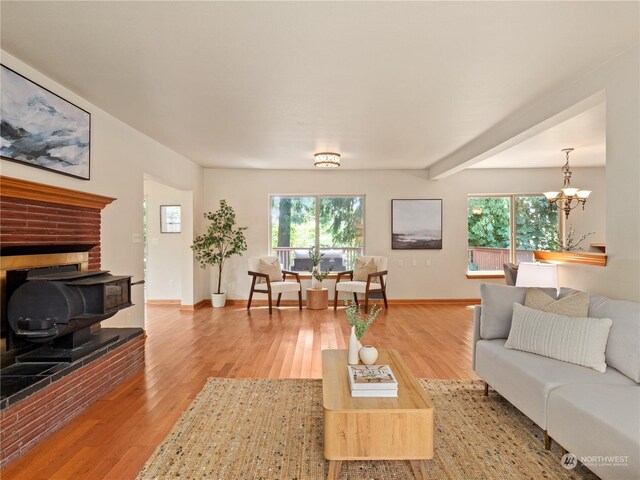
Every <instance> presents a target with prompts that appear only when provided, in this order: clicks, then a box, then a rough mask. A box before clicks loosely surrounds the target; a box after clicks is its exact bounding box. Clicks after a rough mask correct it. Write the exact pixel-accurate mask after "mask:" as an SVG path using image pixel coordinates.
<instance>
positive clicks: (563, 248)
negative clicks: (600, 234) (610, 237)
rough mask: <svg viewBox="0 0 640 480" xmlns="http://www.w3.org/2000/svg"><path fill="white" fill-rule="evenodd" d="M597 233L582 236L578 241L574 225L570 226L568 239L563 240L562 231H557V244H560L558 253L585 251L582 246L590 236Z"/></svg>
mask: <svg viewBox="0 0 640 480" xmlns="http://www.w3.org/2000/svg"><path fill="white" fill-rule="evenodd" d="M594 233H596V232H589V233H586V234H584V235H582V236H581V237H580V238H579V239H577V240H576V231H575V229H574V228H573V225H570V226H569V231H568V232H567V238H566V239H565V238H563V236H562V233H561V232H560V230H558V231H557V233H556V235H557V242H558V251H559V252H573V251H575V250H583V248H582V247H581V246H580V244H581V243H582V242H583V241H584V240H585V239H586V238H587V237H588V236H589V235H593V234H594Z"/></svg>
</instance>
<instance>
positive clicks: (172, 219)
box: [160, 205, 182, 233]
mask: <svg viewBox="0 0 640 480" xmlns="http://www.w3.org/2000/svg"><path fill="white" fill-rule="evenodd" d="M180 232H182V207H181V206H180V205H160V233H180Z"/></svg>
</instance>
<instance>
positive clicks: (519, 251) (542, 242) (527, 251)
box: [467, 195, 558, 272]
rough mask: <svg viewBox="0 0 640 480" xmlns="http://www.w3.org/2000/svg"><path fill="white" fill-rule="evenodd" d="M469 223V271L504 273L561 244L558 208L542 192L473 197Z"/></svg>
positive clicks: (471, 198) (468, 218)
mask: <svg viewBox="0 0 640 480" xmlns="http://www.w3.org/2000/svg"><path fill="white" fill-rule="evenodd" d="M467 222H468V230H467V237H468V248H467V269H468V270H469V271H483V272H495V271H499V272H502V271H503V264H505V263H508V262H512V263H520V262H532V261H533V260H534V258H533V251H534V250H555V249H556V247H557V231H558V210H557V208H556V206H555V205H554V206H553V207H549V202H547V200H546V198H544V197H543V196H541V195H501V196H491V197H489V196H486V197H485V196H470V197H468V198H467Z"/></svg>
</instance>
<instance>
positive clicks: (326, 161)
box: [313, 152, 340, 168]
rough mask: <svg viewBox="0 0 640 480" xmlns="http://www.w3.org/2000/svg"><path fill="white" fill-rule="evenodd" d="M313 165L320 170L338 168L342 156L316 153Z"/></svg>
mask: <svg viewBox="0 0 640 480" xmlns="http://www.w3.org/2000/svg"><path fill="white" fill-rule="evenodd" d="M314 158H315V162H314V163H313V164H314V165H315V166H316V167H318V168H337V167H339V166H340V154H339V153H331V152H322V153H316V154H315V155H314Z"/></svg>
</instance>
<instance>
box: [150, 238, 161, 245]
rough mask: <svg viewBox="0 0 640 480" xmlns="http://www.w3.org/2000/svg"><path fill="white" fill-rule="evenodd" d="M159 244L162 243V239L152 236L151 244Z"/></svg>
mask: <svg viewBox="0 0 640 480" xmlns="http://www.w3.org/2000/svg"><path fill="white" fill-rule="evenodd" d="M159 244H160V239H159V238H158V237H152V238H151V245H159Z"/></svg>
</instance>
